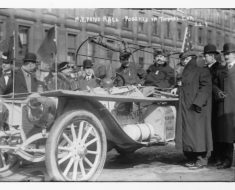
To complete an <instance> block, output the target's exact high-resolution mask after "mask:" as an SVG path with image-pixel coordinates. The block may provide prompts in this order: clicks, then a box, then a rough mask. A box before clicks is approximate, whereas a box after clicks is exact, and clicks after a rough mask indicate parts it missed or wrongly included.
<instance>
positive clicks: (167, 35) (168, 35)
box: [164, 22, 171, 39]
mask: <svg viewBox="0 0 235 190" xmlns="http://www.w3.org/2000/svg"><path fill="white" fill-rule="evenodd" d="M170 26H171V25H170V22H166V24H165V32H164V34H165V35H164V37H165V38H168V39H170V38H171V27H170Z"/></svg>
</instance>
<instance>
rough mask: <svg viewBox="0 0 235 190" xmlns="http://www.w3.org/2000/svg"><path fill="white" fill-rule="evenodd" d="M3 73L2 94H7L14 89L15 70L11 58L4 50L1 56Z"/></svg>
mask: <svg viewBox="0 0 235 190" xmlns="http://www.w3.org/2000/svg"><path fill="white" fill-rule="evenodd" d="M1 61H2V73H1V77H0V95H7V94H10V93H12V91H13V71H12V63H13V62H12V61H11V60H9V56H8V53H7V52H4V53H3V54H2V57H1Z"/></svg>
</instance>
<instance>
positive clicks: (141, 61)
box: [139, 57, 144, 65]
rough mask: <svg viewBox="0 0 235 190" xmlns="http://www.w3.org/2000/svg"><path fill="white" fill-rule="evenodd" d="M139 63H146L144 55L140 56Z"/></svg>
mask: <svg viewBox="0 0 235 190" xmlns="http://www.w3.org/2000/svg"><path fill="white" fill-rule="evenodd" d="M139 65H144V57H139Z"/></svg>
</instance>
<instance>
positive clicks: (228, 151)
mask: <svg viewBox="0 0 235 190" xmlns="http://www.w3.org/2000/svg"><path fill="white" fill-rule="evenodd" d="M222 53H223V55H224V59H225V62H226V64H227V74H226V76H225V77H224V79H223V85H224V96H225V97H224V99H223V104H222V106H221V107H220V108H219V109H218V115H217V118H218V120H217V122H218V124H217V125H216V133H215V135H216V136H215V141H216V142H217V143H219V144H220V152H219V155H220V159H221V163H220V164H219V165H218V167H217V168H218V169H225V168H230V167H231V166H232V162H233V149H234V147H233V143H234V141H235V44H233V43H226V44H224V46H223V51H222Z"/></svg>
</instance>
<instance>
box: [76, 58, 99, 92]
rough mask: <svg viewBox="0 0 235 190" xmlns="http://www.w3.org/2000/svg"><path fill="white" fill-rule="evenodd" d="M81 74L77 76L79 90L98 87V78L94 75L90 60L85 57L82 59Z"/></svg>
mask: <svg viewBox="0 0 235 190" xmlns="http://www.w3.org/2000/svg"><path fill="white" fill-rule="evenodd" d="M83 70H84V72H83V74H82V75H81V76H80V77H79V81H78V82H79V86H78V88H79V90H89V89H90V88H95V87H98V86H99V85H98V79H97V78H96V77H95V74H94V70H93V64H92V61H91V60H89V59H85V60H84V61H83Z"/></svg>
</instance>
